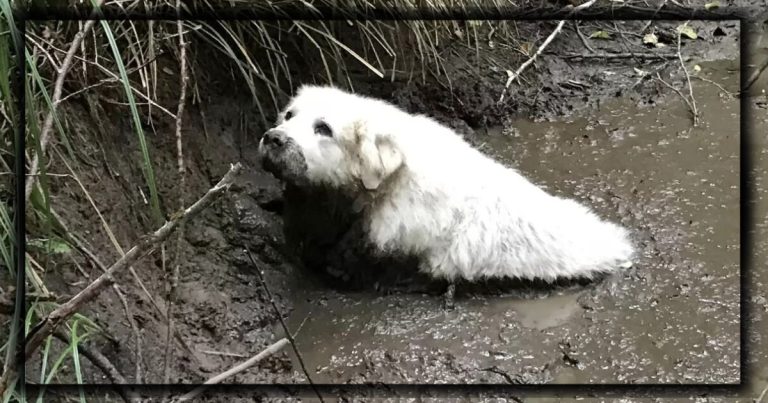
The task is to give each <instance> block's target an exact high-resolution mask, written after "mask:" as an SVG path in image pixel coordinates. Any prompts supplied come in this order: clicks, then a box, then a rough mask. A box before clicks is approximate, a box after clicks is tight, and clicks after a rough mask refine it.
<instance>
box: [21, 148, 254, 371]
mask: <svg viewBox="0 0 768 403" xmlns="http://www.w3.org/2000/svg"><path fill="white" fill-rule="evenodd" d="M241 169H242V165H241V164H240V163H237V164H235V165H232V167H231V168H230V169H229V172H227V173H226V174H225V175H224V177H223V178H222V179H221V180H220V181H219V183H217V184H216V186H214V187H212V188H211V189H209V190H208V192H207V193H206V194H205V195H203V197H202V198H200V200H198V201H196V202H195V203H194V204H192V205H191V206H189V207H188V208H187V209H186V210H184V211H181V212H178V213H175V214H174V215H173V216H171V220H170V221H167V222H166V223H165V225H163V226H162V227H160V229H158V230H157V231H155V232H154V233H152V234H148V235H144V236H142V237H141V238H140V239H139V242H138V243H137V244H136V245H135V246H134V247H132V248H131V250H129V251H128V253H126V254H125V255H124V256H123V257H121V258H120V259H119V260H118V261H117V262H115V263H114V264H113V265H112V266H110V267H109V269H107V271H106V273H104V274H102V275H101V276H99V277H98V278H97V279H96V280H94V281H93V282H92V283H91V284H89V285H88V286H87V287H85V289H83V290H82V291H80V292H79V293H78V294H77V295H75V296H74V297H72V298H71V299H70V300H69V301H67V302H65V303H64V304H62V305H61V306H59V307H58V308H56V309H55V310H54V311H53V312H51V313H50V314H49V315H48V316H46V317H45V318H44V319H43V320H41V321H40V322H38V324H37V325H35V327H34V328H33V329H32V330H31V331H30V333H29V335H28V336H27V340H26V343H25V347H24V355H25V357H26V358H27V359H29V358H30V357H31V356H32V353H34V352H35V351H36V350H37V349H38V348H39V347H40V345H41V344H42V343H43V341H44V340H45V339H46V337H48V336H50V335H51V334H52V333H53V331H54V330H56V328H57V327H58V326H59V325H61V324H62V323H64V322H65V321H66V320H67V319H69V317H71V316H72V315H73V314H74V313H75V312H76V311H77V310H78V309H79V308H80V306H82V305H83V304H84V303H86V302H88V301H91V300H92V299H94V298H95V297H96V296H98V295H99V294H100V293H101V292H102V291H103V290H104V288H106V287H107V286H109V285H111V284H113V283H114V281H115V280H114V275H115V273H117V272H119V271H121V270H124V269H125V268H127V267H128V266H130V265H132V264H133V263H134V262H136V261H137V260H139V259H140V258H142V257H143V256H145V255H147V254H149V253H150V252H152V250H154V248H155V247H156V246H157V245H158V244H159V243H160V242H163V241H165V240H166V239H168V237H169V236H170V235H171V233H173V231H174V230H175V229H176V227H178V226H179V225H180V224H181V223H184V222H186V221H188V220H189V219H191V218H192V217H195V216H196V215H198V214H199V213H200V212H201V211H203V209H205V208H206V207H208V206H210V205H211V203H213V202H214V201H215V200H216V199H217V198H218V197H219V196H220V195H221V194H222V193H224V191H225V190H227V189H229V186H230V185H232V182H233V181H234V180H235V178H236V177H237V175H238V174H239V173H240V170H241Z"/></svg>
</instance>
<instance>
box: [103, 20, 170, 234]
mask: <svg viewBox="0 0 768 403" xmlns="http://www.w3.org/2000/svg"><path fill="white" fill-rule="evenodd" d="M101 26H102V28H103V29H104V33H105V34H106V36H107V41H109V47H110V48H111V49H112V54H113V55H114V57H115V63H116V64H117V68H118V70H120V81H122V83H123V87H124V89H125V95H126V97H127V98H128V104H129V105H130V107H131V115H132V118H133V126H134V129H135V131H136V136H137V137H138V139H139V145H140V147H141V156H142V158H143V160H144V161H143V162H144V165H142V171H143V172H144V179H145V180H146V181H147V186H148V187H149V198H150V205H151V207H152V216H153V218H154V220H155V223H156V224H159V223H161V222H162V221H163V216H162V214H161V213H160V200H159V198H158V194H157V186H156V184H155V171H154V169H153V168H152V160H151V159H150V157H149V149H148V148H147V139H146V137H145V136H144V129H143V128H142V126H141V118H140V117H139V110H138V108H137V107H136V99H135V98H134V97H133V90H132V89H131V82H130V81H129V80H128V73H127V72H126V70H125V64H123V59H122V56H121V55H120V49H119V48H118V47H117V43H116V42H115V37H114V35H113V34H112V29H111V28H110V27H109V22H108V21H104V20H102V21H101Z"/></svg>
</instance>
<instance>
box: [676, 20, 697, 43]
mask: <svg viewBox="0 0 768 403" xmlns="http://www.w3.org/2000/svg"><path fill="white" fill-rule="evenodd" d="M677 32H678V33H680V35H683V36H686V37H688V38H689V39H696V38H698V37H699V36H698V35H697V34H696V30H695V29H693V28H692V27H691V26H690V25H688V24H687V23H686V24H683V25H680V26H678V27H677Z"/></svg>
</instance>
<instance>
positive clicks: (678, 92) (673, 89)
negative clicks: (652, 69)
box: [656, 73, 693, 111]
mask: <svg viewBox="0 0 768 403" xmlns="http://www.w3.org/2000/svg"><path fill="white" fill-rule="evenodd" d="M656 79H657V80H659V81H661V83H662V84H664V85H666V86H667V88H669V89H671V90H672V91H675V92H676V93H677V95H680V98H683V101H685V104H686V105H688V108H689V109H690V110H691V111H693V105H691V101H689V100H688V97H686V96H685V95H683V93H682V92H680V90H678V89H677V88H675V87H673V86H672V85H671V84H669V83H668V82H666V81H664V80H663V79H662V78H661V75H660V74H659V73H656Z"/></svg>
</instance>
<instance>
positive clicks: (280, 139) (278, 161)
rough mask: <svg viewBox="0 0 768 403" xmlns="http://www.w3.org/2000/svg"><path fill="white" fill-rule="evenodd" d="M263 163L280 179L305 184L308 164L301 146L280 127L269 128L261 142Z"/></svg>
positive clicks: (260, 153)
mask: <svg viewBox="0 0 768 403" xmlns="http://www.w3.org/2000/svg"><path fill="white" fill-rule="evenodd" d="M259 155H260V156H261V165H262V167H263V168H264V169H265V170H266V171H267V172H271V173H272V174H273V175H275V176H276V177H277V178H278V179H281V180H284V181H286V182H291V183H294V184H297V185H300V184H303V183H304V181H305V179H306V178H305V177H306V172H307V164H306V161H305V160H304V155H303V154H302V153H301V150H300V149H299V146H298V145H297V144H296V142H294V141H293V140H291V139H290V138H289V137H288V135H287V134H286V133H285V132H284V131H282V130H278V129H274V128H272V129H269V130H267V132H266V133H264V135H263V136H262V137H261V141H260V142H259Z"/></svg>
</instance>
